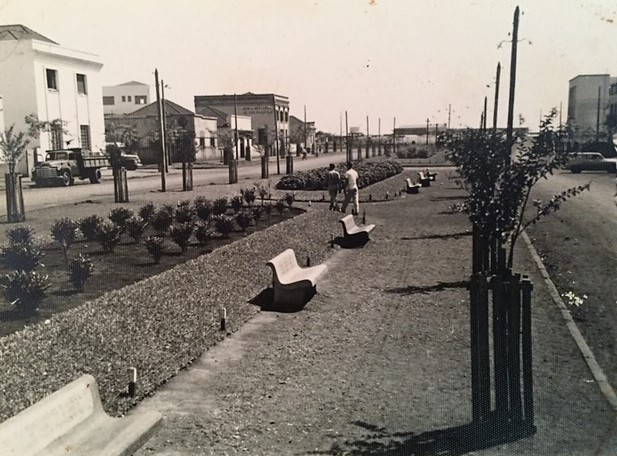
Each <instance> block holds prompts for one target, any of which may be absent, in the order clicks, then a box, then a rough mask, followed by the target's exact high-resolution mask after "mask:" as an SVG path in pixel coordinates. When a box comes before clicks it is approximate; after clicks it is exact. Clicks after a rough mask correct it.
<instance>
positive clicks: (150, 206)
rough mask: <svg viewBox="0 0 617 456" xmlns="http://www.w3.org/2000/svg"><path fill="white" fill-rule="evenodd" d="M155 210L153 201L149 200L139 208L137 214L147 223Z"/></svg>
mask: <svg viewBox="0 0 617 456" xmlns="http://www.w3.org/2000/svg"><path fill="white" fill-rule="evenodd" d="M155 212H156V206H155V205H154V203H153V202H149V203H146V204H144V205H143V206H141V207H140V208H139V211H138V214H139V216H140V217H141V218H142V219H143V220H144V221H145V222H147V223H149V222H150V221H151V220H152V216H153V215H154V213H155Z"/></svg>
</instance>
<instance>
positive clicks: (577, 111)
mask: <svg viewBox="0 0 617 456" xmlns="http://www.w3.org/2000/svg"><path fill="white" fill-rule="evenodd" d="M615 83H617V78H615V77H611V76H610V75H609V74H581V75H578V76H576V77H574V78H572V79H570V81H569V92H568V122H569V123H570V125H571V126H572V128H573V129H574V139H575V140H576V141H578V142H588V141H595V140H596V138H597V137H598V138H599V139H603V138H602V137H603V136H605V135H606V133H607V131H608V130H607V122H606V121H607V114H608V113H609V106H610V105H609V97H610V94H609V92H610V91H611V90H613V91H614V90H615V89H611V86H612V85H614V84H615Z"/></svg>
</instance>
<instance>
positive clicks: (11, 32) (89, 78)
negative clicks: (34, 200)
mask: <svg viewBox="0 0 617 456" xmlns="http://www.w3.org/2000/svg"><path fill="white" fill-rule="evenodd" d="M102 66H103V64H102V63H101V62H100V61H99V58H98V56H96V55H94V54H89V53H86V52H81V51H75V50H72V49H66V48H63V47H61V46H60V45H58V43H56V42H54V41H52V40H50V39H49V38H46V37H44V36H42V35H40V34H38V33H37V32H35V31H33V30H31V29H29V28H28V27H25V26H23V25H4V26H0V93H2V95H3V97H4V98H3V102H4V121H5V124H6V126H7V127H8V126H11V125H15V129H16V130H17V131H27V130H28V125H27V124H26V122H25V118H26V116H29V115H32V114H33V115H36V116H37V117H38V119H39V121H47V122H51V121H54V120H57V119H59V120H61V121H62V122H63V125H64V128H63V130H64V131H42V132H41V135H40V137H39V138H38V139H32V141H31V142H30V149H29V150H28V153H27V154H26V157H25V160H22V161H21V162H20V163H19V164H18V167H17V169H18V172H20V173H22V174H26V175H27V174H28V173H29V169H30V168H31V167H32V166H33V165H34V162H35V157H37V158H39V159H41V158H43V156H44V152H45V150H48V149H57V148H63V147H83V148H85V149H89V150H93V151H102V150H104V147H105V128H104V122H103V102H102V92H101V83H100V71H101V68H102Z"/></svg>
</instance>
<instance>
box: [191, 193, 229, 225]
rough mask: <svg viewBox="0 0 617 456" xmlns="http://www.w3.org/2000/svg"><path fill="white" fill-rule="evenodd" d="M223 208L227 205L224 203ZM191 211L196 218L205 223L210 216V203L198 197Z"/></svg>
mask: <svg viewBox="0 0 617 456" xmlns="http://www.w3.org/2000/svg"><path fill="white" fill-rule="evenodd" d="M225 206H227V203H225ZM193 209H194V211H195V214H196V215H197V217H199V218H200V219H201V220H203V221H204V222H205V221H206V220H208V217H210V214H212V201H210V200H209V199H207V198H206V197H204V196H198V197H197V198H195V202H194V203H193Z"/></svg>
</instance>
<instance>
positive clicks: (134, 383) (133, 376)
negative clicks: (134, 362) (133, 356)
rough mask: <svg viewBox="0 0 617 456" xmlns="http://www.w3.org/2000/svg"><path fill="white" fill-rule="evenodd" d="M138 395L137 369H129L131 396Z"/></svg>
mask: <svg viewBox="0 0 617 456" xmlns="http://www.w3.org/2000/svg"><path fill="white" fill-rule="evenodd" d="M136 394H137V368H136V367H129V396H131V397H135V395H136Z"/></svg>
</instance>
